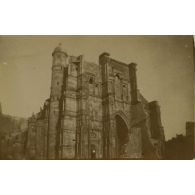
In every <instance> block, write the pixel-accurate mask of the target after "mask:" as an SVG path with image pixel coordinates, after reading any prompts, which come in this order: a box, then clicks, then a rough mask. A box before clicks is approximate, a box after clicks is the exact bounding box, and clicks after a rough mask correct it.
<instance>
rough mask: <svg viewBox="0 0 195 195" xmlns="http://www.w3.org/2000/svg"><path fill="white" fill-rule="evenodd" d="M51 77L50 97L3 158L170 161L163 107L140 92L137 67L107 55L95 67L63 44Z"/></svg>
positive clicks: (7, 141)
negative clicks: (66, 49) (167, 150)
mask: <svg viewBox="0 0 195 195" xmlns="http://www.w3.org/2000/svg"><path fill="white" fill-rule="evenodd" d="M51 72H52V74H51V88H50V97H49V98H48V99H47V100H45V102H44V105H43V106H42V107H41V108H40V111H39V112H38V113H36V114H32V116H31V117H30V118H29V119H28V128H27V129H26V131H22V132H21V133H18V134H17V135H15V134H12V136H10V135H7V136H4V138H3V139H2V140H1V146H2V147H1V149H2V151H3V154H4V155H1V158H2V159H11V158H12V159H15V158H17V159H19V158H22V159H163V158H164V143H165V137H164V129H163V126H162V123H161V116H160V107H159V105H158V102H157V101H152V102H148V101H147V100H146V99H145V98H144V97H143V95H142V94H141V93H140V92H139V90H138V87H137V77H136V64H135V63H130V64H126V63H123V62H120V61H118V60H115V59H113V58H111V57H110V54H108V53H106V52H105V53H102V54H101V55H100V56H99V63H98V64H96V63H91V62H88V61H86V60H85V59H84V56H83V55H80V56H71V55H68V54H67V53H66V52H65V51H64V50H63V48H62V46H61V45H59V46H57V47H56V48H55V49H54V51H53V53H52V67H51ZM43 76H44V75H43ZM18 132H20V131H18ZM10 143H12V144H11V146H10ZM15 145H17V146H18V147H12V146H15ZM7 146H9V154H10V155H9V156H12V157H7V156H6V152H5V151H6V150H5V149H6V148H8V147H7ZM3 148H4V149H3ZM12 153H15V154H16V153H17V154H18V155H17V157H16V156H15V155H12Z"/></svg>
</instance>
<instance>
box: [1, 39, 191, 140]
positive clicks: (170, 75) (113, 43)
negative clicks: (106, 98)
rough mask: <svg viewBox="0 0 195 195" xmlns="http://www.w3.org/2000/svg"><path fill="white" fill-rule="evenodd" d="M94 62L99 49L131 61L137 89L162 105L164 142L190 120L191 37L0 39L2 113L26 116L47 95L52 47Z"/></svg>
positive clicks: (38, 105) (115, 57)
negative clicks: (135, 74)
mask: <svg viewBox="0 0 195 195" xmlns="http://www.w3.org/2000/svg"><path fill="white" fill-rule="evenodd" d="M60 42H61V43H62V45H63V47H64V48H65V49H66V51H67V53H68V54H72V55H80V54H84V55H85V59H86V60H88V61H92V62H96V63H97V62H98V56H99V54H101V53H102V52H104V51H107V52H109V53H110V54H111V57H112V58H114V59H117V60H120V61H123V62H125V63H130V62H136V63H137V64H138V66H137V78H138V88H139V90H140V91H141V93H142V94H143V95H144V97H145V98H146V99H147V100H148V101H152V100H157V101H159V104H160V106H161V115H162V123H163V126H164V129H165V136H166V139H169V138H171V137H173V136H175V135H176V134H179V133H185V122H186V121H189V120H193V110H194V109H193V108H194V107H193V85H194V83H193V82H194V80H193V79H194V68H193V52H192V47H193V42H192V36H0V102H1V103H2V109H3V112H4V113H5V114H10V115H15V116H22V117H28V116H30V115H31V114H32V112H35V113H36V112H38V111H39V108H40V106H42V104H43V102H44V100H45V99H46V98H48V97H49V90H50V82H51V64H52V56H51V53H52V51H53V49H54V48H55V47H56V46H57V45H58V43H60Z"/></svg>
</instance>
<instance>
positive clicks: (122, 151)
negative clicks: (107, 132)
mask: <svg viewBox="0 0 195 195" xmlns="http://www.w3.org/2000/svg"><path fill="white" fill-rule="evenodd" d="M115 120H116V150H117V151H116V156H117V158H125V157H127V145H128V142H129V136H128V128H127V125H126V123H125V121H124V120H123V119H122V117H121V116H119V115H116V117H115Z"/></svg>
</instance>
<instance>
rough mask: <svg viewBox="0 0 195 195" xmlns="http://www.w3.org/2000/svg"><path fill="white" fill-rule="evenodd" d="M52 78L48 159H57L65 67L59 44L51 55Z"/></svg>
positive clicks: (64, 57)
mask: <svg viewBox="0 0 195 195" xmlns="http://www.w3.org/2000/svg"><path fill="white" fill-rule="evenodd" d="M52 57H53V61H52V78H51V91H50V106H49V128H48V130H49V131H48V153H47V157H48V159H58V149H59V142H60V111H61V106H62V101H63V97H62V94H63V85H64V82H63V81H64V69H65V68H66V66H67V57H68V55H67V53H66V52H65V51H64V50H63V49H62V46H61V44H59V46H57V47H56V48H55V49H54V51H53V53H52Z"/></svg>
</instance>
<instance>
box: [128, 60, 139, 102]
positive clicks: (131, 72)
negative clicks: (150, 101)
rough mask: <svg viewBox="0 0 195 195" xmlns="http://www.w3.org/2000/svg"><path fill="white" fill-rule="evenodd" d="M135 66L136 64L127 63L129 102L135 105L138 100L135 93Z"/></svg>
mask: <svg viewBox="0 0 195 195" xmlns="http://www.w3.org/2000/svg"><path fill="white" fill-rule="evenodd" d="M136 66H137V64H135V63H131V64H129V77H130V86H131V92H130V93H131V104H132V105H135V104H137V103H138V102H139V101H138V93H137V76H136Z"/></svg>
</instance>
